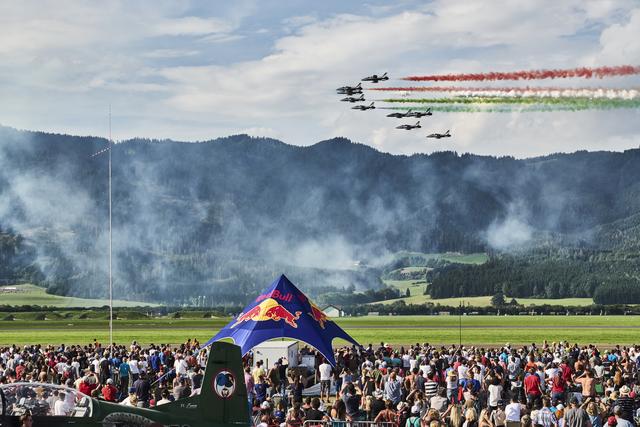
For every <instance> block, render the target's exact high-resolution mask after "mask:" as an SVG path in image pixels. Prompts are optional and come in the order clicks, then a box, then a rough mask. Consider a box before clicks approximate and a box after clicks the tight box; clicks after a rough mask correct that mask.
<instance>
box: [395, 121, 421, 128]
mask: <svg viewBox="0 0 640 427" xmlns="http://www.w3.org/2000/svg"><path fill="white" fill-rule="evenodd" d="M421 127H422V126H420V122H419V121H418V122H416V124H415V125H400V126H396V129H404V130H411V129H419V128H421Z"/></svg>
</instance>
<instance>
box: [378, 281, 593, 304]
mask: <svg viewBox="0 0 640 427" xmlns="http://www.w3.org/2000/svg"><path fill="white" fill-rule="evenodd" d="M419 286H420V288H418V287H417V286H414V287H412V288H410V289H411V291H410V292H411V296H410V297H403V298H396V299H391V300H386V301H378V302H377V303H372V304H385V305H387V304H392V303H394V302H396V301H404V302H405V303H407V304H425V303H428V302H430V303H433V304H440V305H445V306H450V307H457V306H458V305H460V303H464V304H465V305H471V306H475V307H488V306H490V305H491V297H490V296H478V297H461V298H440V299H432V298H431V297H430V296H429V295H422V292H423V291H424V285H419ZM404 289H406V287H404ZM404 289H401V291H404ZM419 291H422V292H419ZM505 299H506V300H507V302H509V301H510V300H511V297H506V298H505ZM516 301H518V303H519V304H522V305H524V306H526V307H529V306H534V305H544V304H549V305H562V306H565V307H578V306H579V307H583V306H588V305H591V304H593V300H592V299H591V298H559V299H549V298H516Z"/></svg>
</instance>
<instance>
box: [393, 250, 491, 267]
mask: <svg viewBox="0 0 640 427" xmlns="http://www.w3.org/2000/svg"><path fill="white" fill-rule="evenodd" d="M396 256H398V257H401V256H421V257H423V258H434V259H443V260H445V261H449V262H455V263H458V264H484V263H485V262H487V261H488V260H489V257H488V256H487V254H485V253H484V252H478V253H473V254H461V253H457V252H444V253H431V254H427V253H422V252H399V253H398V254H396Z"/></svg>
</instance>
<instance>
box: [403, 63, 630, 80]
mask: <svg viewBox="0 0 640 427" xmlns="http://www.w3.org/2000/svg"><path fill="white" fill-rule="evenodd" d="M636 74H640V67H638V66H632V65H621V66H617V67H596V68H591V67H581V68H572V69H566V70H532V71H513V72H489V73H461V74H433V75H426V76H409V77H403V78H402V80H410V81H434V82H441V81H450V82H454V81H489V80H539V79H566V78H584V79H590V78H594V77H595V78H600V79H601V78H604V77H616V76H631V75H636Z"/></svg>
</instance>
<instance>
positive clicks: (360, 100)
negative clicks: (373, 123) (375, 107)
mask: <svg viewBox="0 0 640 427" xmlns="http://www.w3.org/2000/svg"><path fill="white" fill-rule="evenodd" d="M340 101H342V102H362V101H364V95H360V97H359V98H356V97H353V96H347V97H346V98H342V99H341V100H340Z"/></svg>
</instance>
